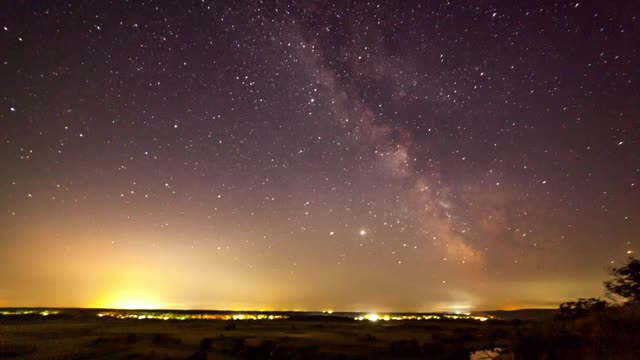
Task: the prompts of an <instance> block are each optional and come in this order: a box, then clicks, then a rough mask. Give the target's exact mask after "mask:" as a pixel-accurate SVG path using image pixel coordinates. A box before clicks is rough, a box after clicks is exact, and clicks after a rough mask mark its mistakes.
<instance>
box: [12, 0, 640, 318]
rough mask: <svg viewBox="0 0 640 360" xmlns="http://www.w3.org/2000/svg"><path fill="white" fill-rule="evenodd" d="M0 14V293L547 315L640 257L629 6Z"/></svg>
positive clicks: (135, 8)
mask: <svg viewBox="0 0 640 360" xmlns="http://www.w3.org/2000/svg"><path fill="white" fill-rule="evenodd" d="M4 8H5V9H3V11H2V12H1V13H0V49H1V50H2V51H0V60H1V63H0V77H1V78H2V79H3V81H2V82H3V86H2V87H0V126H1V140H2V141H1V145H0V147H1V149H0V150H1V151H0V159H1V165H2V169H3V171H2V175H3V176H2V182H1V183H0V187H1V190H2V191H1V195H2V198H1V199H2V201H1V203H0V204H1V206H2V209H1V210H2V211H1V212H0V224H1V226H0V229H1V230H0V278H1V279H2V281H1V282H0V306H78V307H149V308H203V309H240V308H242V309H279V310H285V309H299V310H320V309H337V310H356V311H437V310H472V309H488V308H517V307H554V306H557V304H558V303H559V302H562V301H566V300H570V299H574V298H576V297H589V296H601V295H602V287H601V281H602V280H603V279H604V278H605V277H606V270H607V267H608V266H612V265H616V264H620V263H621V262H622V261H624V260H625V258H626V257H627V256H628V255H629V254H633V253H634V251H636V250H637V245H636V242H635V240H636V239H637V238H638V235H639V232H640V230H639V228H638V225H637V224H638V222H637V219H636V218H637V217H638V216H640V205H639V204H640V195H639V191H638V188H639V186H640V185H638V182H639V181H640V180H639V177H640V155H639V154H640V114H639V113H640V107H639V106H638V104H640V87H639V86H638V84H637V83H638V81H639V79H640V71H639V70H638V69H640V53H639V51H640V50H639V47H638V45H637V44H638V43H640V25H639V22H640V14H639V12H638V10H637V7H636V6H634V4H633V2H632V1H617V2H615V3H607V4H590V3H582V2H566V3H558V4H541V3H539V2H533V1H525V2H521V3H518V4H517V5H516V4H512V3H509V2H501V1H498V2H493V3H491V4H490V3H485V4H475V3H473V2H461V3H453V2H449V3H447V2H442V3H429V4H427V3H424V2H420V1H406V2H402V3H401V4H399V3H396V2H375V1H373V2H367V3H364V2H351V3H342V2H324V1H311V2H304V3H302V2H294V1H282V2H278V3H275V4H274V3H271V2H239V3H238V2H209V1H201V2H193V3H184V2H179V3H171V2H164V1H161V2H155V3H151V2H149V3H147V2H136V3H119V2H98V3H95V2H94V3H90V4H85V3H76V4H73V3H71V4H62V3H47V4H28V3H19V4H11V5H5V6H4Z"/></svg>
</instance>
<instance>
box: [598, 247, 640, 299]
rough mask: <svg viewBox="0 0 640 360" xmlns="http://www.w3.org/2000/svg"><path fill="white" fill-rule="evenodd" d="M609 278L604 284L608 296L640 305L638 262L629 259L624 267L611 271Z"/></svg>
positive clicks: (639, 270) (639, 265)
mask: <svg viewBox="0 0 640 360" xmlns="http://www.w3.org/2000/svg"><path fill="white" fill-rule="evenodd" d="M611 276H612V279H610V280H607V281H605V282H604V287H605V288H606V289H607V292H608V293H609V294H613V295H617V296H620V297H622V298H624V299H625V300H626V301H629V302H634V303H640V260H638V259H635V258H633V257H629V260H628V262H627V264H626V265H624V266H621V267H618V268H613V269H611Z"/></svg>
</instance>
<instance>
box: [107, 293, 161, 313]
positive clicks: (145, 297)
mask: <svg viewBox="0 0 640 360" xmlns="http://www.w3.org/2000/svg"><path fill="white" fill-rule="evenodd" d="M96 307H99V308H107V309H126V310H154V309H160V308H162V305H161V304H159V303H158V301H157V300H156V299H155V298H154V297H153V296H152V295H150V294H147V293H142V292H139V291H122V292H116V293H113V294H111V295H108V296H105V297H104V298H103V299H102V300H101V301H99V302H98V304H97V306H96Z"/></svg>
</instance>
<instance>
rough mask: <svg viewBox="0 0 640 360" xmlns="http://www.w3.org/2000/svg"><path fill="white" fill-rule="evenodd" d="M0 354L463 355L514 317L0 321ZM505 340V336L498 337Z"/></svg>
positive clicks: (493, 339) (492, 342) (508, 327)
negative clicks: (495, 319) (483, 319)
mask: <svg viewBox="0 0 640 360" xmlns="http://www.w3.org/2000/svg"><path fill="white" fill-rule="evenodd" d="M0 322H1V323H0V326H1V327H0V329H1V332H0V358H20V359H43V358H45V359H187V358H191V359H386V358H412V357H413V358H415V357H424V356H427V355H433V357H431V358H449V359H468V358H469V351H470V350H478V349H488V348H494V347H500V346H506V345H507V341H506V340H507V338H508V335H509V333H510V332H511V331H513V328H514V325H513V323H511V322H492V321H490V322H479V321H473V320H434V321H415V320H413V321H388V322H386V321H378V322H370V321H354V320H350V321H349V320H346V319H345V320H335V319H302V320H300V319H298V320H296V319H287V320H271V321H270V320H245V321H224V320H213V321H207V320H187V321H180V320H168V321H163V320H148V319H147V320H135V319H112V318H107V319H105V318H97V317H96V318H81V319H78V318H75V319H73V318H71V319H69V318H64V317H61V318H60V317H59V318H56V316H48V317H42V316H31V317H29V316H27V317H25V316H20V317H18V316H12V317H6V316H5V317H2V318H0ZM501 338H504V339H501Z"/></svg>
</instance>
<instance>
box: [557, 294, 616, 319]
mask: <svg viewBox="0 0 640 360" xmlns="http://www.w3.org/2000/svg"><path fill="white" fill-rule="evenodd" d="M606 307H607V302H606V301H603V300H600V299H596V298H589V299H582V298H580V299H578V300H577V301H568V302H565V303H562V304H560V309H559V313H558V317H559V318H563V319H575V318H578V317H581V316H585V315H587V314H589V313H592V312H595V311H602V310H604V309H606Z"/></svg>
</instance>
